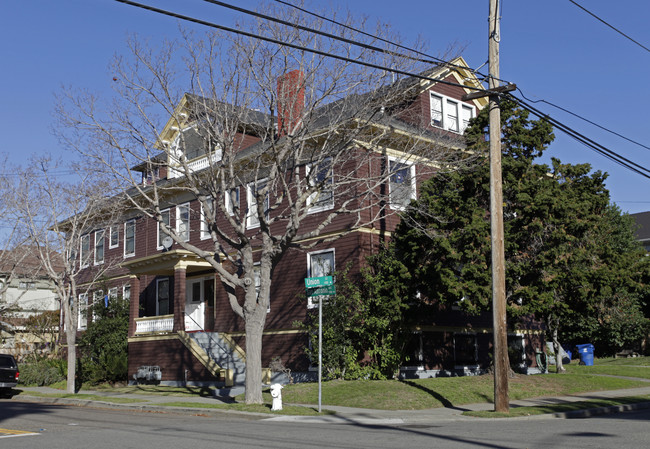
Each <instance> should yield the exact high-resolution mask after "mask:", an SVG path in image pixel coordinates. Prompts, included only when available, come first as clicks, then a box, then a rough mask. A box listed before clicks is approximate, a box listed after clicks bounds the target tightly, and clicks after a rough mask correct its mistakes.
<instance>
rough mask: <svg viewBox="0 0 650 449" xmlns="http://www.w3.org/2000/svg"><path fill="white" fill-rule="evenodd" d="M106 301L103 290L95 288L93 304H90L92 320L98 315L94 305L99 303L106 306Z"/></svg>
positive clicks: (96, 305) (95, 319)
mask: <svg viewBox="0 0 650 449" xmlns="http://www.w3.org/2000/svg"><path fill="white" fill-rule="evenodd" d="M107 302H108V297H104V291H103V290H95V291H94V292H93V304H92V306H91V308H92V311H93V321H97V319H98V318H99V316H98V315H97V309H96V307H98V306H99V304H102V303H103V305H104V307H106V305H107V304H106V303H107Z"/></svg>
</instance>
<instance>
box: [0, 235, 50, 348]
mask: <svg viewBox="0 0 650 449" xmlns="http://www.w3.org/2000/svg"><path fill="white" fill-rule="evenodd" d="M60 306H61V305H60V302H59V299H58V297H57V295H56V294H55V293H54V289H53V286H52V285H51V283H50V281H49V279H48V277H47V276H45V275H43V273H42V272H41V270H40V264H39V261H38V259H37V257H36V256H35V254H34V252H33V248H31V247H29V246H18V247H16V248H14V249H11V250H5V251H0V313H1V314H0V349H2V352H8V353H10V354H12V355H14V357H16V358H17V359H18V360H22V359H24V358H25V357H26V356H34V355H47V354H48V353H49V352H50V351H51V350H53V349H54V346H55V342H56V339H57V336H58V331H59V325H60V314H59V309H60Z"/></svg>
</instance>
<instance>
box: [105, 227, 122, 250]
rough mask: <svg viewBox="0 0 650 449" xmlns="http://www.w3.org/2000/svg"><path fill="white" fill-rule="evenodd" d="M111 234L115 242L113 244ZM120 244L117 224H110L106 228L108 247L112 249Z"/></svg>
mask: <svg viewBox="0 0 650 449" xmlns="http://www.w3.org/2000/svg"><path fill="white" fill-rule="evenodd" d="M113 236H115V239H116V240H117V242H116V243H115V244H113ZM118 246H120V227H119V226H118V225H111V226H109V228H108V248H109V249H113V248H117V247H118Z"/></svg>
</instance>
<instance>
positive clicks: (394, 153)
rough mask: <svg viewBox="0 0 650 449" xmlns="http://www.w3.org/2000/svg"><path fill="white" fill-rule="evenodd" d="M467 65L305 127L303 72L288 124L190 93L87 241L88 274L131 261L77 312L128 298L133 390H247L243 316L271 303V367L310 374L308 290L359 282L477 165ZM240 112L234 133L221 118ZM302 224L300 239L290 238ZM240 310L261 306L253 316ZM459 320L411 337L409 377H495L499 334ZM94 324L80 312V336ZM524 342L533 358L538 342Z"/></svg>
mask: <svg viewBox="0 0 650 449" xmlns="http://www.w3.org/2000/svg"><path fill="white" fill-rule="evenodd" d="M466 67H467V65H466V64H465V62H464V61H463V60H462V58H458V59H457V60H455V61H454V65H450V66H440V67H435V68H434V69H432V70H431V71H429V72H428V73H427V76H428V77H430V78H432V79H435V80H436V81H430V80H426V79H417V78H413V79H406V80H401V81H399V82H396V83H395V84H393V85H391V86H387V87H385V88H384V89H382V90H378V91H373V92H368V93H365V94H358V95H355V96H348V97H346V98H342V99H339V100H337V101H333V102H331V103H328V104H325V105H323V106H320V107H319V108H316V109H313V110H310V114H309V116H307V115H306V114H303V111H304V110H305V109H304V107H305V101H306V100H305V84H306V83H307V82H308V81H307V79H306V76H305V75H304V74H303V73H302V72H300V71H292V72H289V73H288V74H285V75H284V76H282V77H280V78H279V80H278V90H277V98H278V100H277V105H278V109H279V110H278V111H277V114H276V115H271V114H266V113H262V112H260V111H257V110H254V109H251V108H243V107H239V106H237V105H229V104H226V103H221V102H218V101H215V100H212V99H206V98H203V97H198V96H195V95H185V96H184V97H183V99H182V101H181V102H180V103H179V104H178V105H177V107H176V110H175V111H174V113H173V114H172V116H171V117H170V119H169V122H168V123H167V125H166V126H165V127H164V129H163V130H162V131H161V132H160V135H159V137H158V141H157V144H156V147H155V149H157V150H158V152H157V153H155V154H154V152H153V151H152V150H148V151H147V153H146V157H142V158H141V159H140V160H141V162H140V163H139V164H137V165H135V166H132V167H130V168H131V170H132V172H135V173H139V174H140V178H141V181H140V182H139V183H138V184H137V185H133V186H132V187H131V188H130V189H129V191H127V192H125V195H126V196H127V197H128V199H130V202H129V201H127V202H125V208H124V217H123V221H122V222H121V223H119V224H112V225H110V226H109V227H107V228H106V229H93V230H88V232H87V233H86V234H85V236H84V237H83V238H82V242H81V248H80V263H83V264H87V265H88V270H92V269H93V267H94V266H96V265H98V264H103V263H105V261H107V260H120V264H119V268H116V269H113V270H110V271H109V272H108V273H107V274H106V276H107V279H106V280H105V281H104V284H105V286H106V287H101V288H93V287H91V288H90V292H91V293H89V294H87V295H85V296H84V297H83V298H80V302H81V303H82V304H83V305H84V306H87V304H91V303H93V302H94V301H98V300H101V298H103V297H104V296H105V294H106V293H107V292H106V291H105V289H108V294H109V295H118V294H120V293H121V294H122V295H123V296H124V297H125V298H128V299H129V300H130V304H131V318H130V326H129V370H128V371H129V376H130V377H131V378H132V380H134V381H147V380H152V379H153V380H156V381H160V382H163V383H166V384H181V385H184V384H188V383H193V384H215V383H225V384H230V385H232V384H241V383H242V382H243V381H244V378H245V372H244V368H245V364H244V362H245V358H246V355H247V354H250V351H252V350H253V349H255V348H252V346H254V345H253V344H252V343H251V341H250V340H249V341H248V342H247V339H246V335H247V333H246V332H247V327H246V326H245V323H244V321H243V320H242V319H241V318H240V316H238V315H237V314H236V313H234V312H233V310H235V309H236V310H238V311H239V313H240V315H241V316H244V315H245V314H247V313H248V314H253V313H258V312H259V310H260V307H256V306H259V305H260V304H263V305H264V307H263V310H262V314H263V316H262V318H259V316H258V318H255V319H261V320H262V321H263V322H264V331H263V333H262V334H261V336H260V338H261V344H260V346H261V347H257V348H256V350H259V351H261V360H262V366H263V367H268V366H269V364H270V362H271V360H273V359H279V360H281V361H282V363H283V364H284V365H285V366H287V367H289V368H291V370H292V372H293V373H294V378H296V379H301V378H304V379H308V378H310V376H311V374H312V373H313V372H312V370H311V365H312V364H311V362H310V360H309V359H308V358H307V357H306V355H305V352H304V347H305V345H306V344H307V338H306V335H305V334H304V333H303V331H301V330H299V329H298V328H297V327H296V325H295V323H296V322H300V321H303V320H305V318H306V315H307V311H308V310H309V308H311V307H314V306H315V304H314V303H313V302H312V300H311V298H305V291H304V290H305V287H304V285H305V284H304V279H305V278H308V277H320V276H325V275H329V274H332V273H333V272H334V271H335V270H338V269H340V268H343V267H350V272H351V273H359V270H360V268H361V266H362V265H363V264H364V261H365V257H366V256H367V255H370V254H372V253H373V252H376V251H377V250H378V249H379V248H380V246H381V244H382V242H384V241H385V240H386V239H388V238H390V232H391V231H392V230H393V229H394V227H395V226H396V224H397V223H398V220H399V211H400V210H403V209H404V208H405V207H407V206H408V204H409V203H410V201H411V200H412V199H414V198H417V191H418V186H419V183H420V182H421V181H422V180H424V179H427V178H428V177H430V176H431V175H432V174H433V173H435V172H437V171H439V170H441V169H444V168H445V167H446V166H450V165H453V164H456V163H463V162H464V161H466V160H468V159H471V158H473V157H479V156H477V155H473V154H470V153H468V152H465V151H464V142H463V139H462V133H463V131H464V129H465V127H466V126H467V124H468V122H469V120H470V119H471V118H472V117H474V116H475V115H476V114H477V112H478V110H479V109H480V108H482V107H484V106H485V99H477V100H472V101H468V102H466V101H463V100H462V96H463V95H464V94H466V93H468V92H470V91H471V89H472V88H474V89H475V88H480V87H481V83H480V82H479V80H478V79H477V78H476V77H475V76H474V74H473V73H472V72H471V71H469V70H467V69H466ZM230 116H236V117H237V120H236V124H235V125H234V126H231V125H230V123H224V122H223V121H220V120H215V117H230ZM307 120H311V122H310V126H307V125H306V121H307ZM233 121H234V120H233ZM229 126H231V127H230V128H229ZM290 147H291V148H293V149H294V150H295V151H294V152H293V153H291V154H290V156H289V157H287V156H286V152H285V150H286V149H287V148H290ZM324 148H326V150H324ZM434 150H435V152H434ZM278 161H280V162H278ZM224 167H226V168H227V170H225V169H224ZM233 172H234V174H233ZM272 181H273V182H272ZM152 198H153V199H155V203H151V202H150V203H147V204H149V205H148V206H146V207H145V206H140V204H141V202H145V199H146V201H149V200H150V199H152ZM297 221H300V222H301V227H300V229H299V230H298V229H297V228H296V229H293V228H291V225H292V223H295V222H297ZM230 231H232V234H229V232H230ZM265 276H270V279H271V280H272V282H271V283H270V285H268V284H265V282H264V279H266V278H265ZM244 298H245V299H246V301H250V299H251V298H252V303H251V302H247V303H246V304H248V305H247V306H246V307H248V309H246V310H245V307H244V306H242V303H243V302H242V301H243V300H244ZM251 304H252V305H251ZM456 315H458V314H456ZM456 318H458V319H455V318H454V316H453V314H452V316H451V318H450V321H449V322H447V323H445V324H444V325H443V326H439V325H436V324H433V323H428V324H423V326H421V327H419V328H418V329H416V330H415V333H414V340H415V341H416V343H417V345H415V344H414V347H413V348H412V350H414V351H417V353H418V354H421V355H422V356H421V357H420V359H419V364H418V366H416V367H412V368H413V370H415V371H418V372H423V373H425V375H436V374H437V373H439V372H440V371H446V370H448V369H451V370H454V369H456V368H457V367H458V368H459V369H460V370H461V371H462V372H466V371H477V370H479V368H481V366H482V365H485V363H483V362H484V361H485V360H487V355H486V354H487V352H488V351H489V343H488V340H489V335H488V334H489V328H490V325H489V324H488V323H487V322H485V323H480V325H479V326H477V325H471V323H470V322H471V319H468V318H466V317H461V318H459V317H458V316H456ZM91 319H92V317H88V316H83V314H80V322H79V324H80V327H81V328H83V327H84V326H85V325H86V324H87V320H91ZM468 320H469V321H468ZM468 323H470V325H468ZM477 329H478V331H477ZM430 337H433V338H430ZM519 338H520V342H521V344H522V345H523V344H528V345H529V346H530V343H529V342H528V340H526V341H525V342H524V339H528V336H524V335H523V334H522V335H520V336H519ZM247 343H248V344H247ZM255 346H257V344H255ZM415 346H417V348H415ZM433 353H436V354H437V355H436V356H434V357H431V356H429V355H430V354H433ZM479 355H480V357H479ZM528 364H534V356H532V359H529V360H528ZM270 375H271V373H270V372H268V370H267V375H266V378H265V381H269V380H270V377H269V376H270Z"/></svg>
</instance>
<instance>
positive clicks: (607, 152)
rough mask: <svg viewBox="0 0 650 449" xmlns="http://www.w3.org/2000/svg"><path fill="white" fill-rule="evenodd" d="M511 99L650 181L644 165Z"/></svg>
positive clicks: (648, 171) (537, 110)
mask: <svg viewBox="0 0 650 449" xmlns="http://www.w3.org/2000/svg"><path fill="white" fill-rule="evenodd" d="M510 98H511V99H512V100H513V101H515V102H516V103H517V104H519V105H520V106H521V107H523V108H524V109H526V110H528V111H530V112H532V113H533V114H534V115H536V116H538V117H540V118H542V119H545V120H547V121H548V122H549V123H551V124H552V125H553V126H554V127H555V128H556V129H559V130H560V131H563V132H564V133H565V134H567V135H568V136H570V137H572V138H573V139H575V140H576V141H578V142H580V143H582V144H583V145H585V146H587V147H589V148H591V149H592V150H594V151H595V152H597V153H599V154H600V155H602V156H604V157H606V158H607V159H609V160H611V161H612V162H615V163H617V164H618V165H620V166H622V167H624V168H627V169H628V170H631V171H633V172H635V173H637V174H639V175H641V176H644V177H646V178H648V179H650V170H649V169H648V168H646V167H643V166H642V165H639V164H637V163H635V162H633V161H631V160H630V159H627V158H626V157H624V156H622V155H620V154H618V153H616V152H615V151H613V150H610V149H609V148H607V147H605V146H604V145H601V144H599V143H598V142H596V141H594V140H592V139H590V138H588V137H587V136H585V135H583V134H581V133H579V132H578V131H576V130H574V129H573V128H571V127H569V126H567V125H565V124H564V123H562V122H560V121H559V120H557V119H554V118H553V117H551V116H549V115H548V114H545V113H543V112H542V111H540V110H539V109H537V108H535V107H533V106H531V105H530V104H528V103H527V102H525V101H524V100H521V99H519V98H516V97H514V96H512V95H510Z"/></svg>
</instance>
